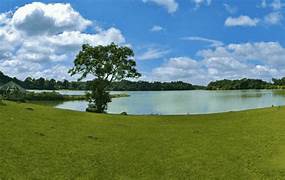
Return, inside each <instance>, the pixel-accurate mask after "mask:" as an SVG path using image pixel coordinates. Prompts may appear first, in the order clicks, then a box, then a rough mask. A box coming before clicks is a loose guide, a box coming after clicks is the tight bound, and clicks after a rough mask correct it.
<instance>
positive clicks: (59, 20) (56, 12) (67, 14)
mask: <svg viewBox="0 0 285 180" xmlns="http://www.w3.org/2000/svg"><path fill="white" fill-rule="evenodd" d="M11 23H12V25H13V26H14V27H15V28H16V29H18V30H21V31H23V32H25V33H27V34H28V35H37V34H45V33H61V32H63V31H66V30H69V31H83V30H85V29H86V27H88V26H90V25H91V24H92V23H91V21H89V20H86V19H84V18H83V17H82V16H81V15H80V14H79V13H78V12H76V11H75V10H74V9H73V8H72V7H71V5H70V4H61V3H55V4H44V3H40V2H34V3H31V4H27V5H25V6H23V7H20V8H19V9H17V11H16V12H15V13H14V15H13V17H12V20H11Z"/></svg>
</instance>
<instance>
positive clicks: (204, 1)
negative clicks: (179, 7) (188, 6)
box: [192, 0, 212, 8]
mask: <svg viewBox="0 0 285 180" xmlns="http://www.w3.org/2000/svg"><path fill="white" fill-rule="evenodd" d="M192 2H193V3H195V7H196V8H199V7H200V6H201V5H202V4H205V5H207V6H209V5H211V3H212V0H192Z"/></svg>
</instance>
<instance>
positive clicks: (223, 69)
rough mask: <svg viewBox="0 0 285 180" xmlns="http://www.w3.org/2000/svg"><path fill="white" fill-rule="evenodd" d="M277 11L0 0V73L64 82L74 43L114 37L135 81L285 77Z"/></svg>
mask: <svg viewBox="0 0 285 180" xmlns="http://www.w3.org/2000/svg"><path fill="white" fill-rule="evenodd" d="M284 8H285V2H283V1H282V0H250V1H249V0H230V1H229V0H228V1H226V0H224V1H222V0H84V1H83V0H69V1H68V0H65V1H60V0H58V1H48V0H47V1H40V2H34V1H27V0H16V1H12V0H1V3H0V63H1V65H0V70H1V71H3V72H5V73H7V74H9V75H11V76H17V77H19V78H22V79H23V78H25V77H26V76H29V75H30V76H33V77H39V76H45V77H48V78H56V79H64V78H65V79H70V77H69V75H68V74H67V70H68V69H69V68H70V67H71V66H72V61H73V58H74V56H75V54H76V53H77V52H78V50H79V48H80V44H81V43H90V44H92V45H97V44H108V43H110V42H116V43H118V44H121V45H128V46H131V47H132V48H133V49H134V51H135V54H136V60H137V64H138V69H139V70H140V72H142V74H143V77H142V79H143V80H150V81H154V80H160V81H175V80H183V81H187V82H191V83H194V84H207V83H208V82H209V81H212V80H217V79H224V78H228V79H235V78H244V77H247V78H262V79H265V80H270V79H271V78H272V77H277V78H279V77H283V76H285V48H284V47H285V36H284V30H285V28H284V18H283V15H284ZM54 12H58V13H54ZM61 13H62V14H64V16H62V15H61ZM63 42H64V43H63ZM7 44H8V45H7ZM1 54H2V55H1Z"/></svg>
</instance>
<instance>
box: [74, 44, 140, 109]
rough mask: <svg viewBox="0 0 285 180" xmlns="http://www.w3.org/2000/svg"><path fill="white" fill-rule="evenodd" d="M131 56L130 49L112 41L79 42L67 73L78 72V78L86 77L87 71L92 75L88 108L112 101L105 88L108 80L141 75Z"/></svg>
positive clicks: (103, 106) (100, 107)
mask: <svg viewBox="0 0 285 180" xmlns="http://www.w3.org/2000/svg"><path fill="white" fill-rule="evenodd" d="M133 57H134V53H133V51H132V49H130V48H129V47H121V46H118V45H116V44H114V43H112V44H110V45H107V46H101V45H100V46H95V47H92V46H90V45H88V44H84V45H83V46H82V50H81V51H80V52H79V53H78V55H77V56H76V58H75V60H74V67H73V68H72V69H70V71H69V73H70V74H71V75H75V74H80V77H79V79H78V80H82V79H84V78H86V76H87V75H92V76H94V77H95V80H94V81H93V84H92V86H91V87H92V89H91V90H92V93H91V94H89V96H88V99H89V103H90V105H89V107H88V108H87V111H91V110H92V111H94V112H99V113H103V112H105V110H106V109H107V104H108V102H111V97H110V94H109V93H108V92H107V88H108V87H109V86H110V84H111V83H112V82H113V81H121V80H123V79H125V78H136V77H139V76H140V73H138V72H137V70H136V62H135V60H134V59H133Z"/></svg>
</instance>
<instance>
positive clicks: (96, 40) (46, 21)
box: [0, 2, 125, 79]
mask: <svg viewBox="0 0 285 180" xmlns="http://www.w3.org/2000/svg"><path fill="white" fill-rule="evenodd" d="M91 25H92V22H91V21H89V20H88V19H85V18H84V17H82V16H81V15H80V13H79V12H77V11H75V10H74V9H73V8H72V7H71V5H70V4H62V3H55V4H44V3H39V2H36V3H31V4H27V5H25V6H22V7H19V8H18V9H17V10H16V11H15V12H14V13H11V12H7V13H2V14H0V71H3V72H4V73H6V74H8V75H11V76H18V77H19V78H24V77H27V76H30V75H32V76H34V77H39V76H45V77H49V78H58V79H63V78H69V75H68V74H67V70H68V69H69V68H70V67H71V66H72V63H73V62H72V61H73V59H74V56H75V55H76V54H77V53H78V51H79V50H80V48H81V45H82V44H84V43H89V44H91V45H99V44H100V45H107V44H110V43H111V42H115V43H118V44H123V43H125V38H124V36H123V35H122V33H121V31H120V30H119V29H116V28H114V27H111V28H109V29H105V30H104V29H102V28H101V29H100V30H99V31H98V32H96V33H86V32H85V30H86V28H88V27H89V26H91Z"/></svg>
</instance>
